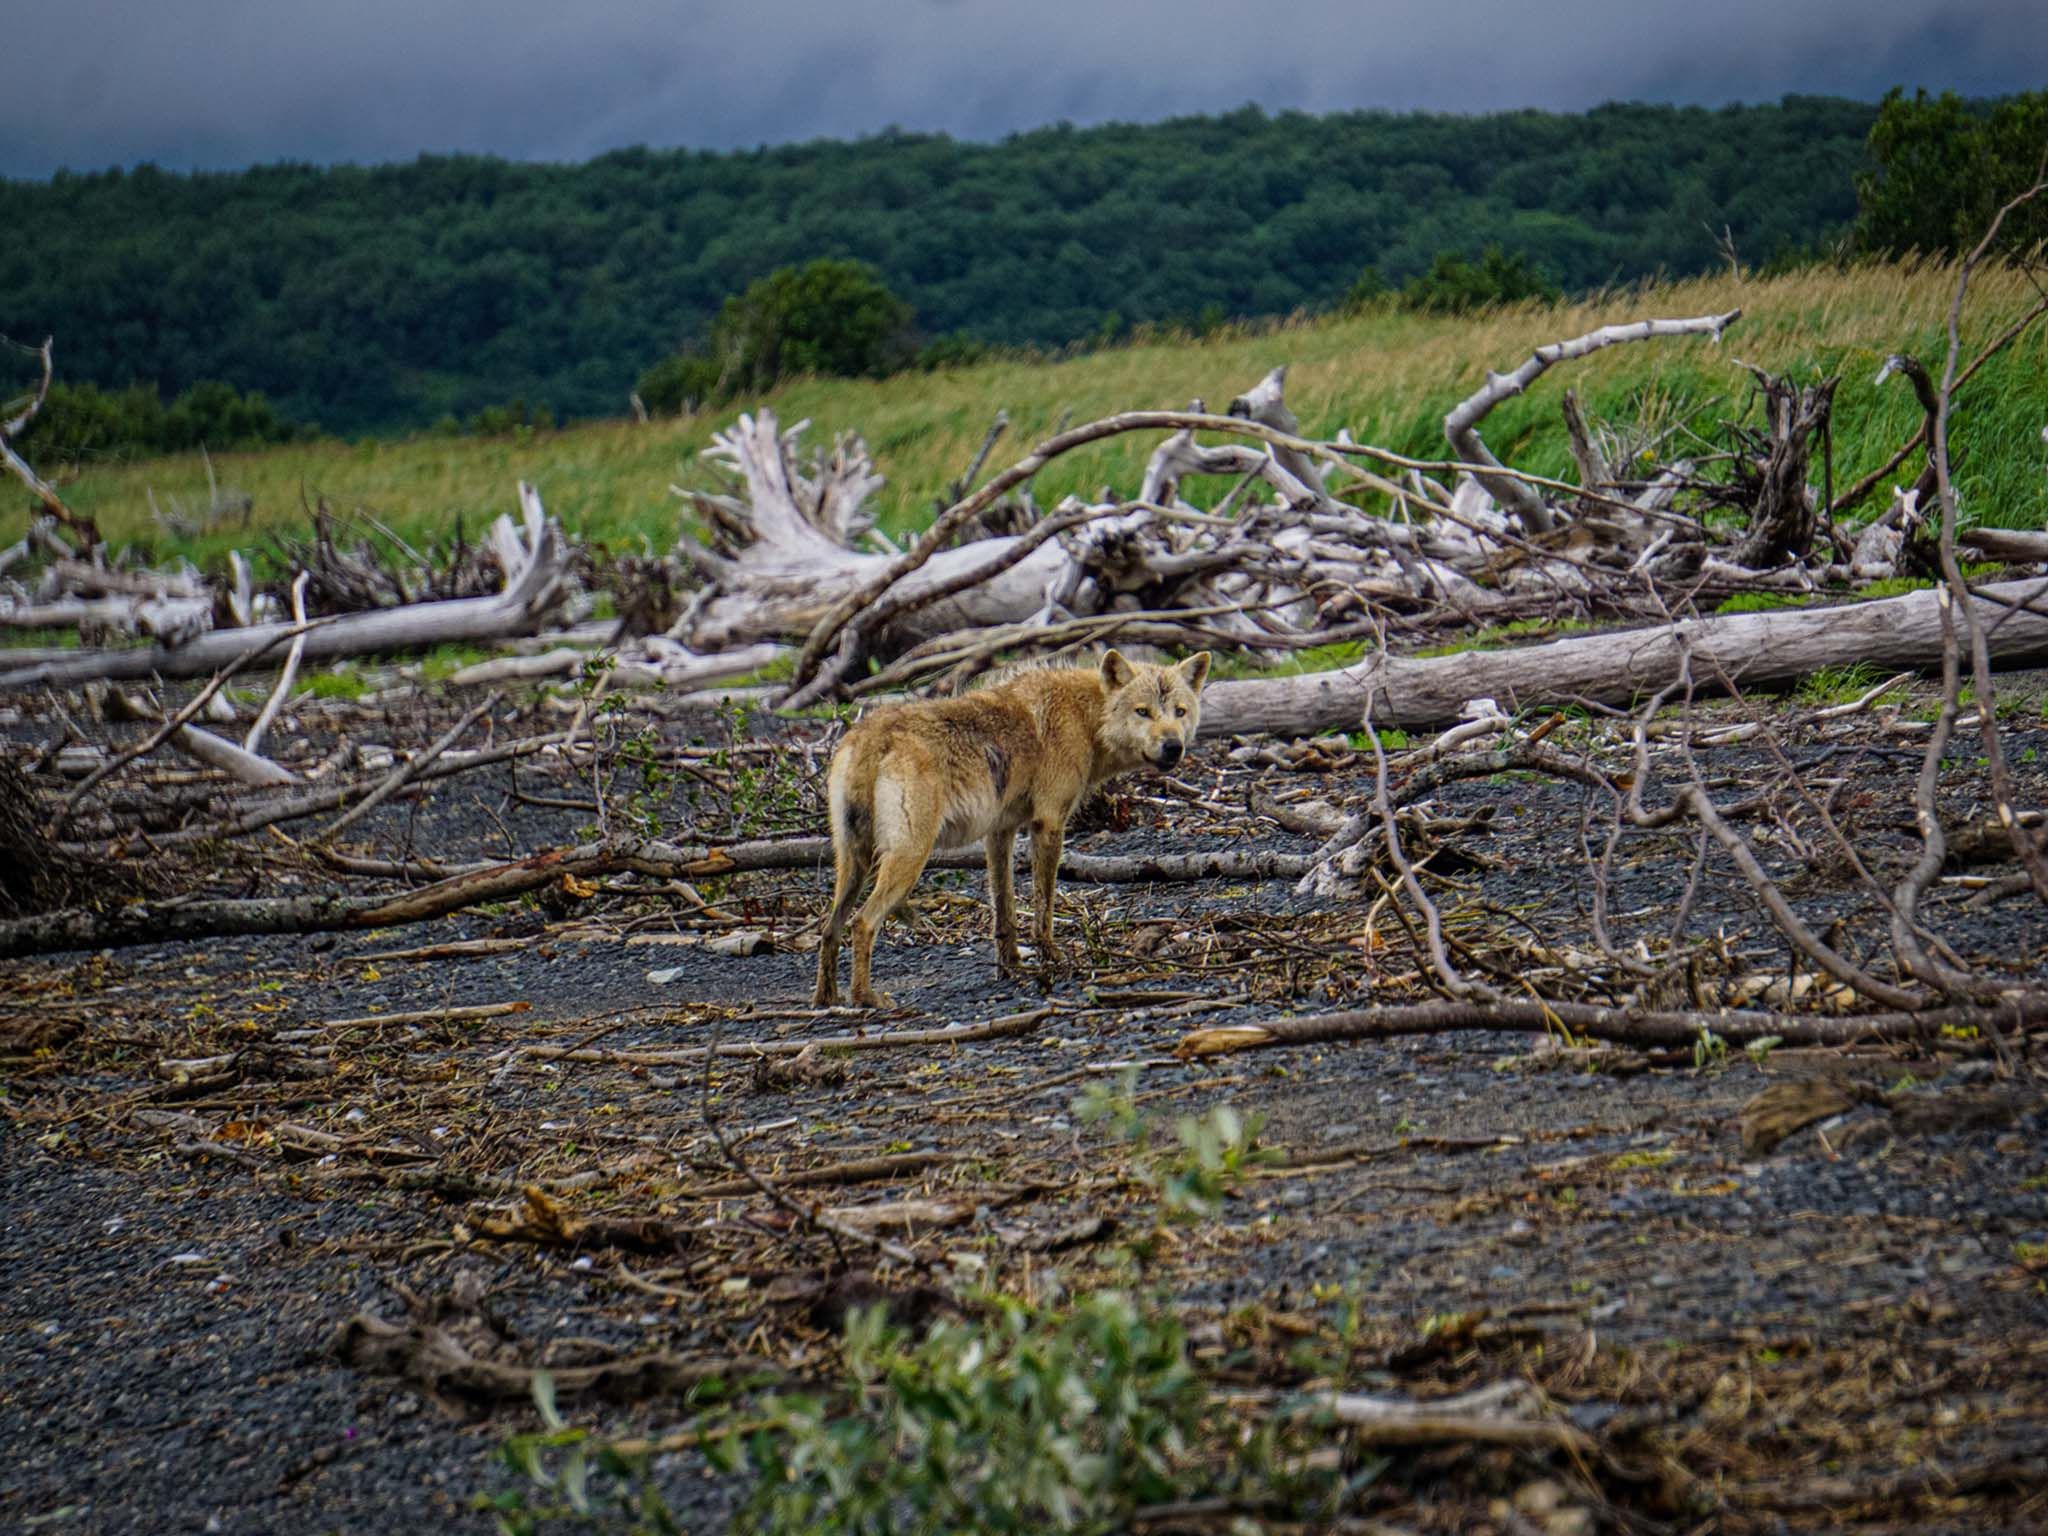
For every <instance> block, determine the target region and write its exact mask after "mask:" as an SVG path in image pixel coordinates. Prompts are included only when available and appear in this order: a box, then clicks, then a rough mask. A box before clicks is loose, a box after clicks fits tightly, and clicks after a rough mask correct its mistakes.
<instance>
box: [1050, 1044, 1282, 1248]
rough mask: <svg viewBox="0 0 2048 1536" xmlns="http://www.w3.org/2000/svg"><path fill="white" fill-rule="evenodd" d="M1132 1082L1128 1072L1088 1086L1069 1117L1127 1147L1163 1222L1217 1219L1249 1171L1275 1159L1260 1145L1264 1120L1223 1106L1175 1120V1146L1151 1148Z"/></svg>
mask: <svg viewBox="0 0 2048 1536" xmlns="http://www.w3.org/2000/svg"><path fill="white" fill-rule="evenodd" d="M1134 1081H1135V1075H1134V1074H1132V1073H1128V1072H1127V1073H1124V1074H1123V1075H1122V1076H1121V1077H1119V1078H1118V1079H1117V1081H1116V1083H1115V1085H1113V1086H1112V1085H1110V1084H1107V1083H1097V1084H1094V1085H1092V1086H1091V1087H1090V1088H1089V1089H1088V1090H1087V1091H1086V1092H1084V1093H1083V1094H1082V1095H1081V1096H1080V1097H1079V1098H1078V1099H1076V1100H1075V1101H1074V1108H1073V1114H1074V1118H1075V1119H1076V1120H1079V1121H1080V1122H1082V1123H1083V1124H1084V1125H1101V1126H1103V1127H1105V1128H1106V1129H1107V1130H1108V1131H1109V1133H1110V1134H1111V1135H1113V1136H1115V1137H1116V1138H1117V1139H1119V1140H1121V1141H1127V1142H1129V1143H1131V1146H1132V1150H1133V1152H1134V1153H1135V1156H1134V1158H1133V1164H1134V1168H1135V1171H1136V1173H1137V1175H1138V1177H1139V1178H1140V1179H1141V1180H1143V1181H1144V1182H1145V1184H1146V1185H1147V1186H1148V1187H1150V1188H1151V1189H1152V1190H1153V1191H1154V1192H1155V1193H1156V1194H1157V1195H1158V1197H1159V1206H1160V1212H1161V1214H1162V1215H1163V1216H1164V1217H1166V1218H1167V1219H1168V1220H1194V1219H1198V1218H1201V1217H1207V1216H1214V1215H1216V1214H1217V1213H1218V1212H1220V1211H1221V1210H1222V1209H1223V1202H1224V1200H1226V1199H1227V1198H1228V1197H1229V1196H1230V1195H1232V1194H1234V1193H1236V1191H1237V1190H1238V1189H1240V1188H1241V1187H1242V1186H1243V1184H1244V1181H1245V1177H1246V1175H1247V1174H1248V1173H1249V1172H1250V1170H1251V1169H1253V1168H1255V1167H1259V1166H1261V1165H1263V1164H1266V1163H1270V1162H1272V1161H1273V1160H1274V1158H1275V1156H1276V1154H1275V1153H1274V1152H1273V1151H1272V1150H1271V1149H1270V1148H1266V1147H1261V1146H1260V1145H1259V1131H1260V1130H1261V1129H1262V1128H1263V1127H1264V1125H1265V1117H1264V1116H1262V1115H1252V1116H1249V1117H1246V1116H1243V1115H1240V1114H1239V1113H1238V1112H1237V1111H1236V1110H1235V1109H1233V1108H1232V1107H1231V1106H1230V1105H1228V1104H1220V1105H1218V1106H1217V1107H1216V1108H1214V1109H1212V1110H1210V1111H1209V1113H1208V1114H1207V1115H1204V1116H1202V1117H1200V1118H1197V1117H1196V1116H1194V1115H1182V1116H1181V1117H1180V1118H1179V1119H1178V1120H1177V1121H1175V1122H1174V1142H1175V1145H1173V1146H1172V1147H1168V1148H1164V1149H1159V1148H1155V1145H1154V1135H1153V1127H1152V1125H1151V1124H1150V1122H1148V1121H1146V1120H1145V1119H1144V1118H1143V1117H1142V1116H1141V1115H1139V1113H1138V1111H1137V1106H1136V1105H1135V1104H1134V1103H1133V1102H1132V1099H1131V1092H1130V1090H1131V1086H1132V1084H1133V1082H1134Z"/></svg>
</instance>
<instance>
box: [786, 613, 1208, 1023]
mask: <svg viewBox="0 0 2048 1536" xmlns="http://www.w3.org/2000/svg"><path fill="white" fill-rule="evenodd" d="M1208 676H1209V653H1208V652H1207V651H1203V652H1201V653H1199V654H1198V655H1194V656H1190V657H1189V658H1188V659H1187V660H1186V661H1183V662H1180V663H1178V664H1177V665H1174V666H1153V665H1152V664H1150V663H1148V662H1142V661H1130V660H1127V659H1126V658H1125V657H1124V656H1122V655H1121V654H1119V653H1118V652H1116V651H1110V652H1107V653H1106V654H1105V655H1104V656H1103V658H1102V661H1101V663H1100V665H1098V666H1093V667H1062V668H1041V669H1035V670H1027V671H1023V672H1019V673H1016V674H1014V675H1012V676H1010V677H1009V678H1008V679H1006V680H1005V681H1002V682H999V683H996V684H993V685H991V686H989V687H986V688H981V689H977V690H975V691H973V692H970V693H967V694H963V695H962V696H960V697H959V698H954V699H942V700H935V701H931V702H919V703H911V704H896V705H891V706H889V707H888V708H885V709H879V710H876V711H875V712H874V713H873V714H871V715H868V716H866V717H865V718H864V719H862V720H861V721H860V722H859V723H858V724H856V725H855V726H854V727H853V729H852V730H850V731H848V732H847V733H846V739H845V740H844V741H842V742H841V743H840V744H839V750H838V751H837V752H835V753H833V755H832V767H831V771H830V773H829V774H828V775H827V778H826V793H827V798H828V802H829V804H830V808H831V817H832V859H833V868H834V875H835V879H834V886H833V892H832V912H831V916H830V917H828V918H827V919H826V921H825V932H824V935H823V936H822V938H821V939H820V940H819V943H818V987H817V992H816V994H815V995H814V999H813V1000H814V1001H815V1002H816V1003H818V1004H819V1005H821V1006H822V1005H825V1004H830V1003H836V1002H837V1001H838V1000H839V947H840V943H841V940H842V938H843V936H844V935H845V933H846V930H847V927H848V925H849V922H850V923H851V926H852V929H853V997H852V1001H853V1003H854V1005H855V1006H857V1007H863V1008H886V1007H888V1006H890V1004H889V999H888V998H887V997H886V996H884V995H883V994H882V993H880V992H877V991H876V990H875V989H874V987H873V985H872V984H871V983H870V981H869V968H870V966H871V965H872V963H873V959H874V951H875V935H876V934H877V933H879V932H880V931H881V928H882V924H883V923H884V922H886V921H887V920H888V917H889V914H890V913H891V912H893V911H895V910H896V907H897V904H898V903H899V902H901V901H902V900H903V898H904V897H905V896H907V895H909V894H910V889H911V887H912V886H914V885H916V884H917V877H918V876H919V875H920V874H922V873H923V872H924V866H925V863H926V861H927V860H929V859H930V858H931V856H932V850H933V849H934V848H958V847H963V846H965V845H966V844H968V843H971V842H975V841H977V840H979V841H980V842H981V843H982V845H983V847H984V848H985V849H986V851H987V854H988V889H989V902H990V905H991V906H992V907H993V909H994V918H995V944H996V967H997V969H998V970H999V971H1001V972H1002V973H1003V974H1004V975H1006V976H1013V975H1018V974H1020V973H1021V972H1022V970H1023V960H1022V957H1021V956H1019V954H1018V953H1017V903H1016V895H1015V892H1014V890H1013V888H1012V884H1011V866H1012V865H1013V863H1014V862H1015V854H1016V846H1017V834H1018V833H1019V832H1020V831H1023V830H1025V829H1027V828H1028V829H1029V830H1030V833H1031V872H1032V877H1033V880H1032V888H1033V897H1034V900H1035V903H1036V914H1035V915H1036V919H1037V921H1036V925H1035V937H1036V939H1037V944H1038V960H1039V968H1040V972H1041V974H1042V975H1044V976H1045V977H1047V978H1048V979H1049V978H1050V977H1051V976H1053V975H1054V974H1055V973H1056V972H1058V971H1059V970H1060V969H1062V968H1063V967H1062V965H1061V962H1060V960H1059V957H1058V955H1057V954H1056V952H1055V951H1054V948H1053V938H1052V912H1053V885H1054V882H1055V880H1056V879H1057V878H1058V875H1059V865H1060V846H1061V843H1062V841H1063V839H1064V838H1065V835H1066V828H1067V822H1068V821H1069V820H1070V819H1072V817H1073V814H1074V811H1075V808H1076V807H1078V806H1079V805H1080V803H1081V802H1082V800H1083V799H1085V798H1086V797H1087V795H1088V792H1089V791H1090V790H1092V789H1094V788H1096V787H1097V786H1098V785H1100V784H1102V783H1103V782H1104V781H1105V780H1107V779H1110V778H1114V777H1115V776H1116V775H1117V774H1120V773H1129V772H1131V771H1132V770H1134V769H1137V768H1142V767H1146V766H1148V765H1149V766H1154V767H1159V768H1171V767H1172V766H1173V765H1174V764H1175V763H1177V762H1179V761H1180V760H1181V757H1182V755H1183V754H1184V753H1185V752H1186V751H1187V749H1188V746H1189V744H1190V743H1191V742H1193V740H1194V739H1195V729H1196V727H1197V726H1198V725H1200V723H1201V719H1202V684H1203V682H1204V681H1205V680H1206V679H1207V678H1208ZM870 876H872V877H873V881H874V888H873V890H872V892H871V893H870V894H869V895H868V897H867V900H866V901H865V902H861V900H860V898H861V892H862V890H863V889H864V888H865V887H866V886H867V883H868V880H869V877H870ZM856 903H858V904H859V911H858V913H856V912H855V910H854V908H855V905H856Z"/></svg>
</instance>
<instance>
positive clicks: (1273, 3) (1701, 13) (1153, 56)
mask: <svg viewBox="0 0 2048 1536" xmlns="http://www.w3.org/2000/svg"><path fill="white" fill-rule="evenodd" d="M16 10H17V11H18V12H19V13H20V14H18V15H17V16H16V18H15V19H14V20H13V21H12V22H10V23H9V24H8V27H7V32H8V35H9V42H10V44H11V46H10V48H9V50H8V52H9V54H10V56H11V57H10V63H11V67H10V69H9V87H8V89H7V90H6V91H5V92H4V93H0V175H11V176H42V175H47V174H48V173H49V172H50V171H52V170H54V169H56V168H57V167H58V166H63V165H68V166H71V167H74V168H78V169H85V168H95V167H99V166H104V165H109V164H133V163H135V162H137V161H141V160H154V161H156V162H158V163H159V164H162V165H165V166H172V167H178V168H185V167H191V166H213V167H220V166H242V165H248V164H252V163H256V162H262V161H273V160H313V161H331V160H357V161H376V160H392V159H409V158H411V157H412V156H413V155H415V154H418V153H420V152H422V151H448V150H476V151H488V152H491V153H496V154H501V155H508V156H512V157H514V158H521V159H554V160H565V159H582V158H585V157H587V156H590V155H593V154H597V153H600V152H602V151H604V150H607V149H612V148H617V147H619V146H621V145H627V144H641V143H645V144H654V145H660V146H669V145H688V146H699V147H706V148H726V147H731V146H734V145H751V144H759V143H777V142H783V141H787V140H792V139H806V138H814V137H818V136H821V135H825V136H834V137H840V136H850V135H856V134H861V133H872V132H875V131H877V130H879V129H881V128H884V127H886V126H889V125H892V124H894V125H898V126H901V127H904V128H911V129H936V130H943V131H945V132H949V133H953V134H956V135H960V136H963V137H971V138H990V137H994V136H998V135H1000V134H1003V133H1006V132H1009V131H1012V130H1014V129H1018V128H1027V127H1032V126H1036V125H1038V124H1042V123H1047V122H1053V121H1057V120H1059V119H1062V118H1064V119H1069V120H1071V121H1074V122H1080V123H1089V122H1100V121H1103V120H1105V119H1125V120H1140V121H1142V120H1149V119H1156V118H1159V117H1164V116H1169V115H1172V114H1176V113H1187V112H1207V111H1216V110H1221V109H1227V108H1230V107H1234V106H1238V105H1240V104H1242V103H1244V102H1247V101H1256V102H1258V103H1260V104H1261V105H1263V106H1266V107H1268V108H1271V109H1276V110H1277V109H1280V108H1284V107H1300V108H1304V109H1307V110H1310V111H1329V110H1334V109H1340V108H1350V107H1387V108H1393V109H1401V110H1405V109H1411V108H1431V109H1436V110H1442V111H1457V112H1479V111H1491V110H1498V109H1502V108H1509V107H1523V106H1535V107H1551V108H1559V109H1575V108H1582V107H1586V106H1590V105H1593V104H1594V103H1597V102H1601V101H1608V100H1617V99H1622V100H1626V99H1639V100H1656V101H1677V102H1707V103H1716V104H1718V103H1721V102H1726V101H1736V100H1741V101H1764V100H1773V99H1775V98H1777V97H1779V96H1781V95H1783V94H1785V93H1787V92H1792V91H1805V92H1816V93H1823V94H1840V95H1852V96H1862V97H1874V96H1875V95H1877V94H1878V93H1879V92H1881V91H1882V90H1884V89H1885V88H1886V87H1887V86H1889V85H1892V84H1895V83H1906V84H1909V85H1926V86H1929V87H1932V88H1952V89H1957V90H1962V91H1965V92H1970V93H1994V92H2002V91H2010V90H2020V89H2031V88H2038V87H2040V86H2042V85H2044V84H2048V26H2044V25H2042V23H2041V20H2040V13H2039V0H1965V3H1960V4H1958V3H1953V0H1951V3H1942V0H1722V3H1714V0H1687V3H1683V4H1674V3H1670V0H1518V3H1516V0H1353V3H1344V0H1292V3H1288V0H1266V3H1264V4H1259V3H1257V0H1252V3H1246V0H1231V3H1228V4H1224V3H1218V0H1030V3H1025V0H1004V3H998V0H895V3H885V0H492V3H490V4H479V3H475V0H439V3H437V0H326V3H324V4H320V5H312V4H307V3H304V0H67V3H61V4H46V5H37V6H32V7H17V8H16Z"/></svg>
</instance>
